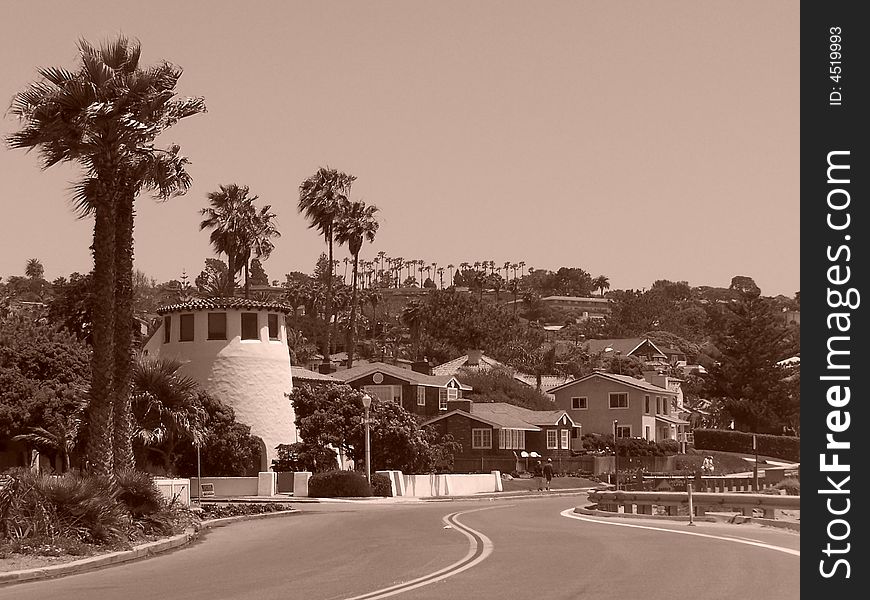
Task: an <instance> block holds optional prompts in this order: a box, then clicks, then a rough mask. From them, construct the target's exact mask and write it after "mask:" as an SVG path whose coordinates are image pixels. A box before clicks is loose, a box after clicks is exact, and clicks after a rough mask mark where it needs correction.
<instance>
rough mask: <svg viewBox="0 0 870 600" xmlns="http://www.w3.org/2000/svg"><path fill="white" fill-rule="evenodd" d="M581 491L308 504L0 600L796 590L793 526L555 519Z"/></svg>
mask: <svg viewBox="0 0 870 600" xmlns="http://www.w3.org/2000/svg"><path fill="white" fill-rule="evenodd" d="M584 499H585V498H583V497H582V496H577V497H551V498H547V497H542V498H536V499H517V500H497V501H489V502H482V501H460V502H436V503H419V504H393V505H374V504H308V505H303V506H301V512H300V514H297V515H292V516H288V517H281V518H272V519H264V520H257V521H246V522H242V523H238V524H234V525H230V526H227V527H221V528H218V529H215V530H213V531H210V532H209V533H208V534H207V535H206V536H205V537H204V538H202V539H201V540H199V541H198V542H196V543H195V544H194V545H192V546H189V547H187V548H184V549H181V550H178V551H175V552H172V553H170V554H165V555H161V556H157V557H154V558H150V559H147V560H143V561H138V562H135V563H130V564H127V565H121V566H115V567H108V568H105V569H101V570H99V571H94V572H90V573H83V574H80V575H73V576H69V577H64V578H60V579H55V580H48V581H41V582H34V583H27V584H18V585H14V586H7V587H3V588H0V600H5V599H12V598H15V599H16V600H36V599H39V600H44V599H46V598H63V599H64V600H102V599H111V600H115V599H118V600H138V599H145V598H149V599H151V598H157V599H171V600H182V599H185V600H186V599H196V600H200V599H202V600H206V599H210V600H212V599H228V600H229V599H232V600H240V599H252V600H253V599H257V600H268V599H276V600H278V599H280V600H292V599H297V598H299V599H305V600H327V599H330V600H331V599H336V600H338V599H348V598H358V600H378V599H380V598H386V597H391V598H409V599H410V598H414V599H432V600H435V599H438V600H441V599H444V598H450V599H452V600H461V599H464V598H475V599H477V598H480V597H482V596H484V595H485V596H495V597H498V598H507V599H513V598H535V599H536V600H539V599H551V598H552V599H557V598H565V599H566V600H567V599H571V600H575V599H578V598H589V599H593V600H594V599H598V598H602V599H604V598H626V599H634V598H644V599H645V600H655V599H658V598H661V599H667V600H673V599H674V598H679V597H688V598H695V599H700V600H714V599H717V598H723V599H725V598H727V599H729V600H732V599H734V598H739V599H741V600H749V599H752V598H758V599H763V600H777V599H783V600H788V599H795V598H798V597H799V575H798V567H799V558H798V556H796V553H797V551H798V549H799V545H800V537H799V536H798V535H797V534H795V533H793V532H788V531H780V530H773V529H768V528H762V527H759V526H756V525H740V526H734V525H725V524H703V525H698V526H696V527H688V526H687V525H686V524H683V523H673V524H668V525H662V523H661V522H653V521H630V522H629V521H627V520H624V519H589V518H584V519H583V520H580V519H575V518H570V517H569V516H565V515H563V514H561V513H562V512H563V511H565V509H569V508H573V506H574V505H576V504H581V503H582V501H583V500H584ZM566 514H571V513H570V512H569V513H566ZM598 521H600V522H598ZM620 523H621V524H623V525H625V524H629V525H632V527H626V526H623V525H619V524H620ZM638 526H640V527H638ZM661 529H664V530H661ZM677 532H690V533H692V534H696V535H685V534H684V533H677ZM720 538H728V539H720ZM409 582H410V583H409ZM394 586H397V587H394ZM390 588H393V589H392V590H390ZM383 590H387V591H383Z"/></svg>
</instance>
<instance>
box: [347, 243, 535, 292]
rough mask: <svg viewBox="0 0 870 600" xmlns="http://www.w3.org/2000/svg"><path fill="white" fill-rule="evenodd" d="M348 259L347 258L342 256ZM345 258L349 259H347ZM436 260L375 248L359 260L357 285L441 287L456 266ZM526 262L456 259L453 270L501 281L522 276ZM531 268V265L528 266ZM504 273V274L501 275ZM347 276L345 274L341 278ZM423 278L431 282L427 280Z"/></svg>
mask: <svg viewBox="0 0 870 600" xmlns="http://www.w3.org/2000/svg"><path fill="white" fill-rule="evenodd" d="M345 260H348V259H345ZM348 262H349V260H348ZM339 264H340V262H338V261H336V266H338V265H339ZM438 264H439V263H438V262H431V263H430V262H428V261H427V260H425V259H422V258H416V259H406V258H405V257H404V256H398V257H395V258H394V257H391V256H388V255H387V253H386V252H384V251H383V250H381V251H379V252H378V253H377V254H376V255H375V256H374V257H373V258H372V260H363V261H362V262H360V270H359V273H360V275H361V276H362V277H361V285H362V287H363V288H375V287H381V288H400V287H407V286H405V285H404V284H405V282H412V284H413V285H414V286H415V287H416V286H418V285H419V286H420V287H424V284H425V285H426V286H429V285H431V287H434V288H440V289H444V288H445V287H448V288H449V287H451V286H452V285H453V280H454V277H453V276H454V270H456V269H457V267H456V265H454V264H452V263H450V264H448V265H447V266H446V267H444V266H440V267H439V266H438ZM525 266H526V263H525V261H519V262H516V263H512V262H505V263H504V264H503V265H501V266H498V265H497V264H496V262H495V261H492V260H485V261H474V262H462V263H459V268H458V270H456V273H461V272H465V271H467V272H469V273H473V274H476V275H479V276H481V277H491V278H492V279H496V277H495V276H498V277H499V278H501V281H502V282H504V283H507V282H510V281H514V280H518V278H519V277H523V276H524V275H525V273H524V270H525ZM517 270H519V272H520V273H519V277H518V276H517ZM528 271H529V272H531V271H532V269H531V268H529V270H528ZM424 272H425V273H426V278H425V279H424V278H423V273H424ZM445 273H447V275H448V276H447V278H446V285H445V277H444V275H445ZM502 273H504V275H502ZM435 276H437V280H438V283H437V284H436V283H435V279H433V277H435ZM346 279H347V277H346V275H345V280H346ZM427 282H431V284H428V283H427Z"/></svg>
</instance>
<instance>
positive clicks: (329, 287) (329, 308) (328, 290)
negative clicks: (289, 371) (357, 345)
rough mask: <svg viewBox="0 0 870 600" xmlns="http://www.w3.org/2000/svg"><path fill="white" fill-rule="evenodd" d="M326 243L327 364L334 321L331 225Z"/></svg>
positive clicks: (325, 358)
mask: <svg viewBox="0 0 870 600" xmlns="http://www.w3.org/2000/svg"><path fill="white" fill-rule="evenodd" d="M326 244H327V246H329V263H328V265H329V268H328V269H327V273H326V314H325V315H324V320H325V321H326V326H325V327H324V328H323V330H324V331H323V345H322V347H321V353H322V354H323V362H324V363H326V364H329V363H330V356H329V347H330V343H331V341H332V340H331V334H332V330H331V329H330V324H331V321H332V226H331V225H330V227H329V230H328V231H327V232H326Z"/></svg>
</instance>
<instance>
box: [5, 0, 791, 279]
mask: <svg viewBox="0 0 870 600" xmlns="http://www.w3.org/2000/svg"><path fill="white" fill-rule="evenodd" d="M0 8H2V14H3V19H2V22H0V74H2V76H0V104H2V105H3V109H4V110H3V111H2V112H3V113H4V114H3V116H4V118H2V119H0V135H2V136H3V137H4V138H5V136H7V135H8V134H10V133H11V132H13V131H15V130H16V129H17V127H18V125H19V124H18V122H17V121H16V120H15V118H14V117H13V116H12V115H10V114H8V113H5V109H6V108H8V105H9V102H10V101H11V99H12V97H13V96H14V94H15V93H16V92H18V91H20V90H23V89H25V87H26V86H27V85H28V84H30V83H31V82H33V81H35V80H37V79H38V75H37V72H36V69H37V68H38V67H42V66H66V67H73V66H75V64H76V60H77V56H78V54H77V49H76V42H77V40H78V39H79V38H84V39H87V40H89V41H91V42H95V43H96V42H99V41H102V40H105V39H109V38H112V37H114V36H116V35H118V34H119V33H123V34H124V35H127V36H129V37H132V38H136V39H138V40H139V41H140V43H141V45H142V64H144V65H149V64H153V63H156V62H159V61H162V60H166V61H169V62H172V63H174V64H177V65H179V66H181V67H182V68H183V69H184V75H183V76H182V78H181V80H180V82H179V86H178V91H179V93H180V95H181V96H203V97H204V98H205V101H206V105H207V107H208V113H207V114H204V115H197V116H194V117H191V118H189V119H185V120H183V121H182V122H180V123H179V124H177V125H176V126H175V127H173V128H171V129H170V130H168V131H166V132H165V133H164V134H163V135H162V136H161V137H160V138H158V142H159V144H160V145H162V146H168V145H169V144H171V143H178V144H180V145H181V147H182V153H183V154H185V155H186V156H188V157H189V158H190V160H191V161H192V164H191V166H190V169H189V171H190V173H191V175H192V176H193V179H194V183H193V187H192V188H191V190H190V191H189V192H188V193H187V194H186V195H185V196H182V197H179V198H175V199H172V200H170V201H168V202H162V203H159V202H156V201H154V200H153V199H151V198H150V197H148V196H142V197H140V198H139V199H138V200H137V203H136V210H137V218H136V232H135V238H136V241H135V243H136V247H135V257H136V263H135V266H136V268H137V269H140V270H142V271H144V272H145V273H146V274H148V275H149V276H150V277H153V278H154V279H156V280H157V281H158V282H160V281H167V280H169V279H177V278H179V277H180V275H181V273H182V271H185V272H186V273H187V274H188V275H190V278H191V280H193V278H195V277H196V275H197V274H198V273H199V272H200V271H201V270H202V267H203V264H204V260H205V259H206V258H208V257H212V256H214V254H213V252H212V250H211V248H210V246H209V243H208V232H207V231H200V230H199V222H200V221H201V217H200V215H199V210H200V209H201V208H203V207H205V206H206V205H207V200H206V194H208V193H209V192H211V191H215V190H217V189H218V187H219V186H220V185H221V184H228V183H237V184H239V185H247V186H249V187H250V190H251V193H252V194H255V195H258V196H259V201H258V202H259V204H270V205H271V206H272V210H273V211H274V212H275V213H276V214H277V220H278V228H279V230H280V231H281V233H282V236H281V238H280V239H279V240H277V242H276V249H275V251H274V253H273V254H272V256H271V257H270V258H269V259H268V261H266V262H265V264H264V266H265V269H266V272H267V273H268V274H269V277H270V278H271V279H280V280H283V274H284V273H287V272H289V271H293V270H300V271H304V272H312V271H313V268H314V264H315V261H316V260H317V257H318V256H319V254H320V252H322V251H324V250H325V248H326V246H325V244H324V243H323V240H322V238H321V237H320V236H319V235H318V234H317V233H316V232H315V231H314V230H311V229H308V227H307V225H308V224H307V222H306V221H305V220H304V218H303V217H302V215H300V214H299V212H298V210H297V204H298V199H299V184H300V183H301V182H302V181H303V180H304V179H305V178H307V177H309V176H310V175H312V174H314V173H315V172H316V171H317V169H318V168H319V167H321V166H329V167H332V168H336V169H339V170H341V171H344V172H346V173H350V174H353V175H355V176H356V177H357V180H356V182H355V183H354V186H353V191H352V194H351V198H352V199H357V200H364V201H365V202H366V203H368V204H375V205H376V206H378V207H379V208H380V213H379V216H380V221H381V227H380V230H379V232H378V235H377V239H376V240H375V243H374V244H372V245H366V246H365V247H364V249H363V252H362V257H363V258H365V257H368V258H371V257H373V256H374V255H375V254H376V253H377V252H378V251H381V250H383V251H385V252H386V253H387V254H388V255H390V256H394V257H396V256H402V257H404V258H405V259H410V258H414V259H424V260H426V261H427V262H428V263H432V262H437V263H438V264H439V265H441V266H446V265H447V264H448V263H453V264H457V265H458V264H459V263H461V262H470V263H473V262H475V261H478V260H480V261H483V260H493V261H495V262H496V264H497V265H501V264H503V263H504V262H507V261H510V262H519V261H523V262H525V263H526V265H527V266H529V267H534V268H539V269H553V270H554V269H556V268H558V267H560V266H569V267H581V268H583V269H585V270H586V271H588V272H589V273H590V274H591V275H592V276H593V277H595V276H597V275H601V274H604V275H606V276H607V277H608V278H609V280H610V284H611V289H643V288H649V287H650V286H651V285H652V283H653V282H654V281H655V280H657V279H669V280H672V281H688V282H689V283H690V284H691V285H693V286H697V285H710V286H723V287H727V286H728V285H729V283H730V281H731V278H732V277H733V276H735V275H748V276H750V277H753V278H754V279H755V281H756V283H757V284H758V285H759V286H760V287H761V290H762V293H764V294H765V295H777V294H784V295H787V296H792V295H794V293H795V292H796V291H797V290H799V289H800V277H799V267H800V265H799V254H800V237H799V226H800V213H799V149H800V144H799V109H800V98H799V83H800V78H799V66H800V65H799V56H800V53H799V16H800V15H799V2H798V1H797V0H790V1H785V0H778V1H769V2H757V1H755V0H735V1H729V2H719V1H715V0H661V1H656V2H646V1H643V0H636V1H604V0H596V1H591V0H573V1H548V2H534V3H533V2H525V1H507V0H504V1H501V0H500V1H490V0H487V1H476V2H472V3H468V2H455V1H441V2H431V1H423V0H409V1H402V2H400V1H389V2H387V1H367V2H334V1H327V2H300V1H282V2H277V1H275V2H264V1H261V2H255V3H239V2H235V1H217V0H212V1H209V2H199V1H188V0H185V1H184V2H178V1H177V0H174V1H172V2H165V1H163V0H149V1H148V2H141V1H138V2H131V1H128V0H120V1H117V0H116V1H112V2H97V1H94V0H82V1H79V2H42V1H38V0H36V1H30V2H18V1H11V0H0ZM79 173H80V171H79V170H78V167H77V166H76V165H58V166H55V167H52V168H50V169H48V170H45V171H42V170H41V169H40V167H39V160H38V156H37V155H36V153H30V154H28V153H25V152H24V151H22V150H10V149H7V148H0V195H2V202H3V211H2V212H0V222H2V225H0V233H2V240H3V241H2V252H0V276H3V277H8V276H9V275H15V274H19V275H20V274H23V272H24V266H25V263H26V261H27V259H29V258H38V259H39V260H40V261H41V262H42V263H43V265H44V267H45V272H46V277H47V278H48V279H53V278H54V277H57V276H61V275H64V276H66V275H69V274H70V273H71V272H74V271H78V272H82V273H84V272H88V271H89V270H90V269H91V268H92V258H91V255H90V249H89V248H90V244H91V238H92V233H93V222H92V221H91V220H79V219H77V217H76V215H75V213H74V212H73V210H72V203H71V200H70V198H71V194H70V191H69V189H70V185H71V183H72V182H74V181H76V180H77V179H78V177H79ZM345 256H348V253H347V250H346V249H345V248H342V249H341V250H338V251H337V252H336V258H338V259H342V258H344V257H345ZM340 272H341V271H340Z"/></svg>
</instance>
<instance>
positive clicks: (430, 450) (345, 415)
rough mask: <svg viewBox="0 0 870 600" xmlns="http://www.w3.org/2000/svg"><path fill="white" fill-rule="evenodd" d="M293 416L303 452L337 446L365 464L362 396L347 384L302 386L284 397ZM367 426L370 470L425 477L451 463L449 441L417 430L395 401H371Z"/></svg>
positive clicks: (418, 427) (415, 424) (450, 443)
mask: <svg viewBox="0 0 870 600" xmlns="http://www.w3.org/2000/svg"><path fill="white" fill-rule="evenodd" d="M290 401H291V402H292V403H293V410H294V412H295V413H296V427H297V429H298V431H299V435H300V437H301V438H302V441H303V442H304V444H305V445H306V447H307V448H309V449H320V448H324V447H327V446H330V445H331V446H333V447H335V448H338V449H339V450H340V451H341V453H342V454H344V455H345V456H347V457H349V458H351V459H352V460H353V461H354V463H355V464H357V465H360V464H363V461H364V460H365V437H364V436H365V428H364V426H363V423H362V419H363V415H364V408H363V404H362V392H360V391H358V390H354V389H353V388H351V387H350V386H347V385H335V384H331V385H318V386H310V385H306V384H302V385H300V386H298V387H296V388H295V389H294V390H293V394H292V395H291V397H290ZM370 416H371V420H372V423H371V425H370V435H371V450H372V454H371V464H372V470H383V469H398V470H402V471H404V472H407V473H428V472H432V471H434V470H437V469H439V468H446V467H444V465H446V464H449V463H450V462H452V454H453V452H455V448H456V446H455V442H454V441H453V440H452V438H449V436H445V438H439V437H438V435H437V433H436V432H434V431H432V430H430V429H421V428H420V426H419V424H418V423H417V420H416V418H415V417H414V415H412V414H411V413H409V412H408V411H406V410H405V409H404V408H402V407H401V406H400V405H399V404H397V403H395V402H381V401H380V400H379V399H377V398H374V399H373V401H372V405H371V408H370Z"/></svg>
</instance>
